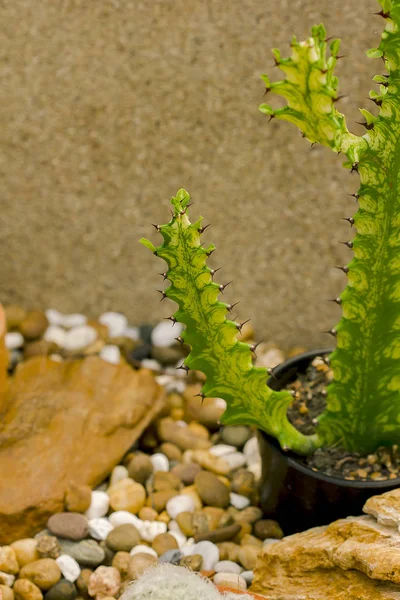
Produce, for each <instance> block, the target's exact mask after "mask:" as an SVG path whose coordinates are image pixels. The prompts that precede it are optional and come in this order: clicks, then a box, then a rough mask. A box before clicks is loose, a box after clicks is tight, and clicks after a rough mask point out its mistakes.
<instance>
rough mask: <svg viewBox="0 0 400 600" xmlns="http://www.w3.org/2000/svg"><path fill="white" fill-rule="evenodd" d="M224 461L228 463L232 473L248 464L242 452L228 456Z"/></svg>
mask: <svg viewBox="0 0 400 600" xmlns="http://www.w3.org/2000/svg"><path fill="white" fill-rule="evenodd" d="M224 461H226V462H227V463H228V465H229V467H230V469H231V471H234V470H235V469H238V468H239V467H243V465H245V464H246V457H245V455H244V454H242V453H241V452H234V453H232V454H226V455H225V456H224Z"/></svg>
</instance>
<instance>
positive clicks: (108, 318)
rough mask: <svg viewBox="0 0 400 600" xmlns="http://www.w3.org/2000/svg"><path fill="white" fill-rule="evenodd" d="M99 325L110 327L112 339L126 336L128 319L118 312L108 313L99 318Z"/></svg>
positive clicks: (109, 331) (109, 332)
mask: <svg viewBox="0 0 400 600" xmlns="http://www.w3.org/2000/svg"><path fill="white" fill-rule="evenodd" d="M99 323H101V324H102V325H106V326H107V327H108V334H109V336H110V337H119V336H121V335H124V331H126V329H127V327H128V319H127V318H126V317H125V315H123V314H121V313H117V312H106V313H103V314H102V315H101V316H100V317H99Z"/></svg>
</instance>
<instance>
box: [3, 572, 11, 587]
mask: <svg viewBox="0 0 400 600" xmlns="http://www.w3.org/2000/svg"><path fill="white" fill-rule="evenodd" d="M14 581H15V575H10V574H9V573H5V572H4V571H0V583H2V584H3V585H7V586H8V587H12V586H13V585H14Z"/></svg>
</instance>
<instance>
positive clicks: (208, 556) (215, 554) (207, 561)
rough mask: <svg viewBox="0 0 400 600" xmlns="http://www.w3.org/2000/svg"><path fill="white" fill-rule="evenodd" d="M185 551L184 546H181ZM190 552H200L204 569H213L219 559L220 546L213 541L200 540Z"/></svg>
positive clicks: (202, 568)
mask: <svg viewBox="0 0 400 600" xmlns="http://www.w3.org/2000/svg"><path fill="white" fill-rule="evenodd" d="M181 551H183V548H181ZM190 554H200V555H201V556H202V557H203V564H202V566H201V570H202V571H212V570H213V569H214V566H215V565H216V563H217V562H218V561H219V548H218V546H216V545H215V544H213V543H212V542H208V541H204V542H198V543H197V544H195V545H194V546H193V547H192V551H191V552H190Z"/></svg>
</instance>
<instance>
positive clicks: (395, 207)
mask: <svg viewBox="0 0 400 600" xmlns="http://www.w3.org/2000/svg"><path fill="white" fill-rule="evenodd" d="M380 3H381V6H382V11H381V16H383V17H384V19H385V21H386V27H385V30H384V32H383V34H382V40H381V43H380V45H379V47H378V48H374V49H372V50H370V51H369V52H368V55H369V56H370V57H372V58H380V59H383V61H384V65H385V67H386V69H387V72H388V75H378V76H376V77H375V78H374V80H375V81H376V82H377V83H378V84H379V92H375V91H372V92H370V98H371V100H373V101H374V103H375V104H376V105H377V106H378V107H379V112H378V114H377V115H373V114H371V113H370V112H369V111H367V110H361V113H362V115H363V116H364V118H365V123H364V124H365V127H366V129H367V132H366V134H365V135H364V136H362V137H357V136H354V135H352V134H351V133H349V131H348V129H347V127H346V123H345V119H344V116H343V115H342V114H341V113H339V112H338V111H337V110H336V108H335V100H337V98H338V96H337V87H338V80H337V78H336V77H335V76H334V75H333V69H334V66H335V63H336V60H337V58H338V57H337V53H338V50H339V43H338V40H335V41H333V42H332V43H331V45H330V56H329V58H327V57H326V50H327V44H326V41H325V30H324V28H323V26H322V25H320V26H318V27H314V28H313V30H312V37H311V38H310V39H309V40H307V42H303V43H301V44H298V43H297V42H296V40H293V41H292V49H293V53H292V57H291V58H289V59H281V58H280V55H279V53H277V52H275V59H276V61H277V64H278V66H279V67H280V68H281V69H282V70H283V71H284V72H285V74H286V79H285V80H284V81H280V82H276V83H270V82H269V80H268V78H265V77H264V80H265V81H266V85H267V89H269V90H270V91H272V92H274V93H277V94H280V95H283V96H285V98H287V101H288V104H287V106H286V107H284V108H282V109H280V110H273V109H272V108H271V107H270V106H269V105H266V104H264V105H261V107H260V110H261V111H262V112H263V113H266V114H267V115H269V116H270V117H272V118H278V119H284V120H287V121H290V122H292V123H295V124H296V125H297V126H298V127H299V128H300V130H301V132H302V133H303V135H304V137H306V138H307V139H308V140H309V141H311V142H318V143H321V144H323V145H325V146H329V147H331V148H332V150H334V151H335V152H343V153H344V154H346V155H347V157H348V162H347V163H345V166H346V167H350V168H351V169H352V171H357V172H358V173H359V175H360V179H361V187H360V189H359V190H358V193H357V194H354V195H355V197H356V199H357V200H358V202H359V209H358V212H357V214H356V215H354V217H350V218H349V222H350V224H351V225H354V226H355V228H356V230H357V235H356V237H355V238H354V239H353V240H351V241H350V242H349V243H348V246H349V247H350V248H352V249H353V251H354V258H353V260H351V262H350V263H349V264H348V265H347V266H345V267H343V270H344V272H345V273H346V274H347V276H348V285H347V287H346V288H345V290H344V292H343V293H342V294H341V296H340V298H338V300H337V301H338V303H340V304H341V307H342V319H341V321H340V322H339V324H338V325H337V327H336V328H334V329H333V330H332V333H333V334H334V335H336V337H337V348H336V350H335V351H334V352H333V353H332V355H331V356H330V361H331V365H332V368H333V372H334V380H333V383H332V384H331V385H330V386H329V388H328V403H327V410H326V411H325V412H324V413H323V415H322V416H321V417H320V419H319V424H318V433H319V435H320V436H321V438H322V439H323V440H324V444H328V445H331V444H336V445H342V446H344V447H346V448H347V449H349V450H353V451H361V452H370V451H373V450H375V449H376V448H377V447H378V446H379V445H382V444H383V445H389V444H394V443H399V441H400V254H399V253H400V194H399V192H400V189H399V183H400V181H399V179H400V32H399V26H400V0H381V2H380Z"/></svg>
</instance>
